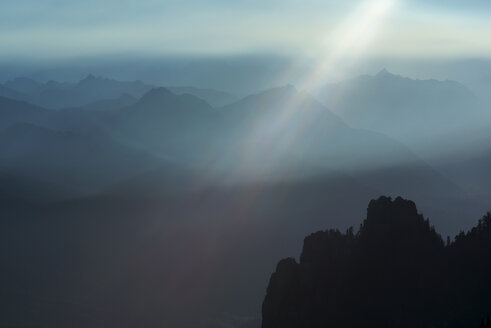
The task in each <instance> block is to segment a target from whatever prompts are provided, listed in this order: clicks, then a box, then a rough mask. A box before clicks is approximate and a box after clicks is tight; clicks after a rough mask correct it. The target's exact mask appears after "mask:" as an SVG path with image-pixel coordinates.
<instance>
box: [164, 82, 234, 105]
mask: <svg viewBox="0 0 491 328" xmlns="http://www.w3.org/2000/svg"><path fill="white" fill-rule="evenodd" d="M167 88H168V89H169V90H170V91H172V92H173V93H175V94H178V95H182V94H185V93H187V94H190V95H193V96H196V97H198V98H201V99H203V100H205V101H206V102H207V103H209V104H210V105H212V106H213V107H221V106H225V105H228V104H231V103H233V102H234V101H237V97H236V96H234V95H232V94H230V93H228V92H225V91H218V90H213V89H201V88H195V87H167Z"/></svg>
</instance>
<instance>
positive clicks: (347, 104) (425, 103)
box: [317, 69, 484, 144]
mask: <svg viewBox="0 0 491 328" xmlns="http://www.w3.org/2000/svg"><path fill="white" fill-rule="evenodd" d="M317 94H318V96H319V99H321V100H322V101H323V102H324V103H326V104H327V105H328V106H329V107H330V108H331V109H332V110H334V111H335V112H336V113H337V114H339V115H340V116H341V117H342V118H343V119H345V120H346V122H348V123H349V124H351V125H352V126H354V127H359V128H366V129H370V130H373V131H378V132H382V133H386V134H388V135H389V136H392V137H396V138H398V139H399V140H401V141H403V142H405V143H411V144H412V143H413V142H414V141H419V142H421V141H425V140H426V139H427V138H428V137H429V136H435V135H440V134H445V133H448V132H450V131H454V130H457V129H459V128H462V127H463V126H465V125H466V124H472V123H475V122H476V121H477V122H478V121H479V119H480V117H482V115H483V113H484V112H483V111H482V110H481V108H480V106H479V102H478V100H477V98H476V97H475V96H474V95H473V94H472V92H471V91H469V89H467V88H466V87H465V86H464V85H462V84H460V83H458V82H455V81H437V80H412V79H409V78H404V77H402V76H398V75H394V74H391V73H389V72H388V71H387V70H385V69H384V70H382V71H380V72H379V73H378V74H377V75H375V76H369V75H363V76H360V77H358V78H355V79H351V80H347V81H344V82H341V83H338V84H333V85H328V86H327V87H325V88H324V89H321V90H320V91H319V92H318V93H317Z"/></svg>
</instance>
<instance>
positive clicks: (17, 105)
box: [0, 97, 53, 129]
mask: <svg viewBox="0 0 491 328" xmlns="http://www.w3.org/2000/svg"><path fill="white" fill-rule="evenodd" d="M52 114H53V113H52V112H51V111H50V110H47V109H44V108H41V107H38V106H35V105H31V104H29V103H27V102H24V101H18V100H14V99H10V98H5V97H0V129H1V128H5V127H8V126H9V125H12V124H15V123H32V124H45V123H46V122H47V121H48V120H49V119H50V117H52Z"/></svg>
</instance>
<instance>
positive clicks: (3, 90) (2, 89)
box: [0, 84, 27, 100]
mask: <svg viewBox="0 0 491 328" xmlns="http://www.w3.org/2000/svg"><path fill="white" fill-rule="evenodd" d="M0 97H3V98H9V99H16V100H23V99H25V98H27V96H26V95H24V94H22V93H20V92H17V91H15V90H12V89H10V88H8V87H6V86H4V85H2V84H0Z"/></svg>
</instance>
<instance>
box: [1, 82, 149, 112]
mask: <svg viewBox="0 0 491 328" xmlns="http://www.w3.org/2000/svg"><path fill="white" fill-rule="evenodd" d="M5 85H6V86H8V87H9V88H11V89H13V90H15V91H16V92H19V94H16V95H10V96H9V95H7V94H6V95H5V96H7V97H9V98H13V99H18V100H25V101H28V102H31V103H34V104H37V105H39V106H42V107H47V108H53V109H61V108H67V107H80V106H85V105H88V104H91V103H94V102H96V101H100V100H105V99H116V98H119V97H121V96H122V95H123V94H129V95H130V96H132V97H135V98H139V97H141V96H142V95H143V94H144V93H145V92H147V91H148V90H150V89H151V88H152V86H150V85H147V84H144V83H143V82H141V81H133V82H121V81H116V80H111V79H106V78H102V77H96V76H93V75H88V76H87V77H86V78H84V79H83V80H81V81H79V82H78V83H58V82H55V81H49V82H47V83H40V82H37V81H33V80H30V79H26V78H23V79H15V80H11V81H8V82H6V83H5ZM4 88H5V87H4Z"/></svg>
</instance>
